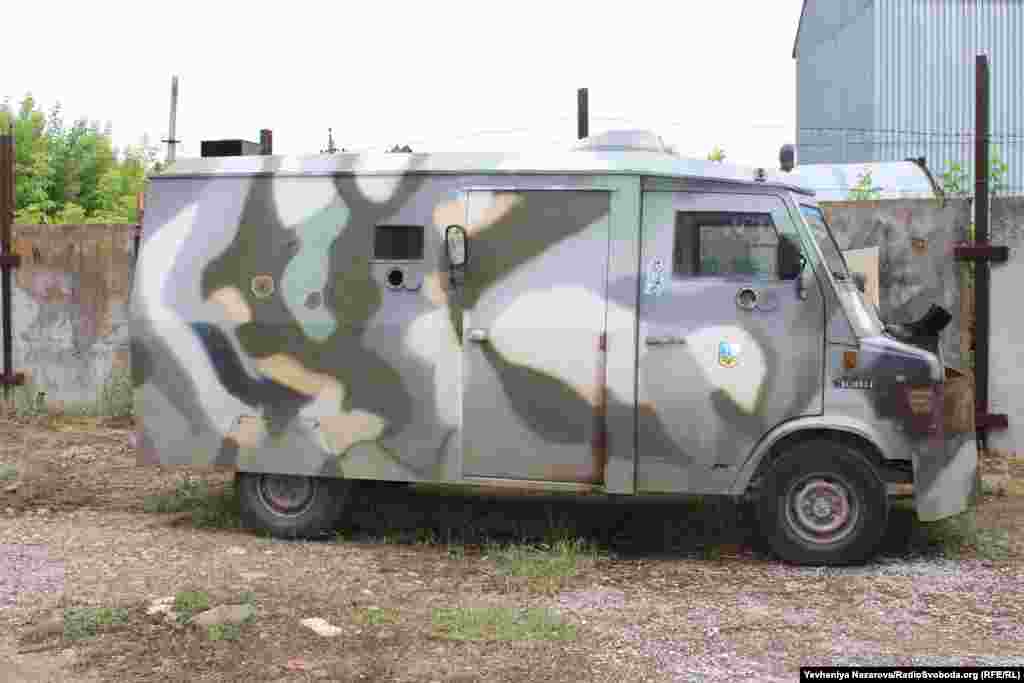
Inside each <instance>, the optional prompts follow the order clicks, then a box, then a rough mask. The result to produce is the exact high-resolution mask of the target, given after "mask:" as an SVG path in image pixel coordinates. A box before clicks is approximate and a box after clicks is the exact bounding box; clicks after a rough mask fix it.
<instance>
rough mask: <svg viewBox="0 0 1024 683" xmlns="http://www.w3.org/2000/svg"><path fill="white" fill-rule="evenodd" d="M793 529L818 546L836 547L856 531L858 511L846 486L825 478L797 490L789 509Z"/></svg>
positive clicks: (796, 488) (795, 489)
mask: <svg viewBox="0 0 1024 683" xmlns="http://www.w3.org/2000/svg"><path fill="white" fill-rule="evenodd" d="M786 508H787V509H786V513H787V516H788V517H789V518H790V526H791V528H793V530H794V531H795V532H796V533H797V534H798V535H800V536H801V537H803V538H805V539H807V540H810V541H812V542H814V543H835V542H836V541H838V540H840V539H842V538H843V537H845V536H846V535H847V534H848V533H850V531H851V530H852V529H853V525H854V523H855V522H856V517H857V510H856V509H855V508H854V506H853V505H852V504H851V496H850V493H849V489H848V488H847V487H846V486H844V485H843V484H842V483H839V482H834V481H828V480H825V479H821V478H812V479H809V480H805V481H804V482H803V483H802V484H798V485H797V486H795V487H794V488H793V489H792V490H791V493H790V495H789V501H788V505H787V506H786Z"/></svg>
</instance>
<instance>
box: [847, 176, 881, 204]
mask: <svg viewBox="0 0 1024 683" xmlns="http://www.w3.org/2000/svg"><path fill="white" fill-rule="evenodd" d="M872 183H873V181H872V180H871V171H870V170H869V169H867V168H865V169H864V172H863V173H861V174H860V175H859V176H857V184H856V185H854V186H853V187H852V188H850V193H849V194H848V195H847V199H849V200H850V201H855V202H856V201H867V200H873V199H878V198H879V197H881V196H882V194H881V192H879V191H878V189H877V188H875V187H874V185H873V184H872Z"/></svg>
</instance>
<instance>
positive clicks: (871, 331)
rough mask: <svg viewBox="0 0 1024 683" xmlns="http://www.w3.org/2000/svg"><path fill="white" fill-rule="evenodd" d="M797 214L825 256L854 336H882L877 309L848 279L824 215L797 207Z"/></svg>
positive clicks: (816, 209) (848, 275) (844, 265)
mask: <svg viewBox="0 0 1024 683" xmlns="http://www.w3.org/2000/svg"><path fill="white" fill-rule="evenodd" d="M800 213H801V214H803V217H804V220H805V221H807V224H808V225H810V226H811V231H812V232H813V233H814V239H815V241H816V242H817V243H818V247H820V248H821V253H822V254H824V255H825V263H826V264H827V265H828V269H829V270H830V271H831V272H832V277H834V278H835V279H836V281H837V283H838V284H837V287H836V295H837V296H838V297H839V300H840V302H842V306H843V309H844V310H845V311H846V313H847V316H848V318H849V320H850V323H851V324H852V325H853V329H854V331H855V332H856V333H857V335H858V336H872V335H877V334H881V333H882V329H883V326H882V320H881V318H880V317H879V315H878V309H876V308H875V305H874V304H873V303H870V302H868V301H866V300H865V299H864V297H863V296H862V295H861V292H860V290H859V289H858V288H857V285H856V283H854V281H853V278H852V277H850V270H849V268H847V266H846V259H845V258H843V253H842V252H841V251H839V245H838V244H836V240H835V238H834V237H833V236H832V231H831V230H830V229H829V227H828V223H826V222H825V215H824V214H823V213H822V212H821V209H819V208H817V207H815V206H807V205H806V204H801V205H800Z"/></svg>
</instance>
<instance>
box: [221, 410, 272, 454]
mask: <svg viewBox="0 0 1024 683" xmlns="http://www.w3.org/2000/svg"><path fill="white" fill-rule="evenodd" d="M266 438H267V427H266V424H265V423H264V421H263V419H262V418H259V417H252V416H248V415H243V416H241V417H239V418H238V422H237V423H236V424H235V426H234V428H233V429H232V430H231V431H230V432H228V434H227V435H226V436H225V437H224V440H225V441H227V440H228V439H231V440H233V441H234V442H235V443H236V444H237V445H238V447H239V449H242V448H255V447H257V446H259V445H260V444H262V443H263V440H264V439H266Z"/></svg>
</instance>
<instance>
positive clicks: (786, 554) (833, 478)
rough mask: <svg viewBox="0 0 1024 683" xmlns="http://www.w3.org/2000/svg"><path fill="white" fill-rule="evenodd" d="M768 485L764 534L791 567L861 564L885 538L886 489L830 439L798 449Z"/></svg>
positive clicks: (761, 503) (779, 464)
mask: <svg viewBox="0 0 1024 683" xmlns="http://www.w3.org/2000/svg"><path fill="white" fill-rule="evenodd" d="M764 484H765V485H764V490H763V493H762V495H761V497H760V499H759V500H758V502H757V513H758V522H759V525H760V528H761V534H762V536H763V537H764V538H765V539H766V540H767V541H768V545H769V547H770V548H771V550H772V551H773V552H774V553H775V554H776V555H777V556H778V557H779V558H781V559H782V560H784V561H786V562H792V563H795V564H812V565H845V564H859V563H862V562H865V561H867V560H868V559H870V558H871V557H872V556H873V555H874V553H875V551H876V550H877V548H878V545H879V543H880V542H881V540H882V537H883V536H884V535H885V529H886V524H887V523H888V518H889V499H888V496H887V494H886V490H885V484H884V483H883V482H882V480H881V479H880V478H879V477H878V475H877V474H876V473H875V471H874V468H873V467H872V466H871V464H870V463H869V462H868V460H867V458H866V457H865V456H864V455H863V454H862V453H860V452H859V451H858V450H857V449H856V448H853V447H851V446H849V445H846V444H844V443H841V442H838V441H832V440H828V439H815V440H813V441H804V442H801V443H799V444H796V445H794V446H793V447H792V448H791V449H788V450H787V451H786V452H784V453H783V454H782V455H781V456H780V457H779V458H778V459H777V460H776V461H775V462H774V463H773V464H772V467H771V469H770V470H769V472H768V474H767V476H766V477H765V480H764Z"/></svg>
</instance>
